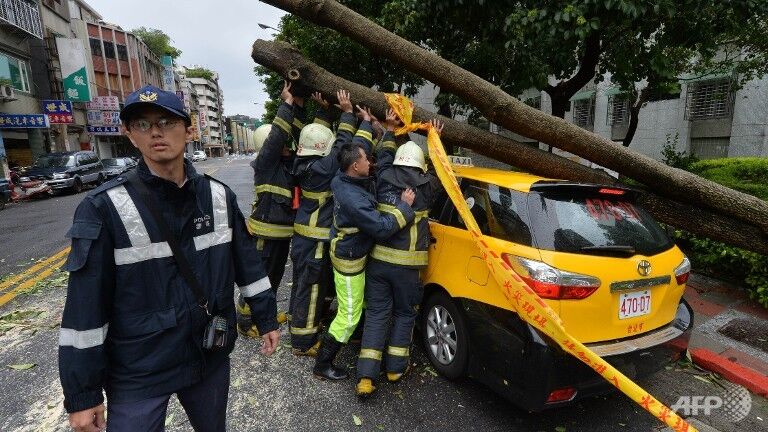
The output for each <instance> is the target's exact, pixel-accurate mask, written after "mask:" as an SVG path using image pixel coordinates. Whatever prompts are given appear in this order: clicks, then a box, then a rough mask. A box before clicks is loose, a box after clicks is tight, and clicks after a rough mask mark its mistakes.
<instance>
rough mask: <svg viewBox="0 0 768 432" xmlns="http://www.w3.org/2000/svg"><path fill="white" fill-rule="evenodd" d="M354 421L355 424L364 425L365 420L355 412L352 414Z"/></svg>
mask: <svg viewBox="0 0 768 432" xmlns="http://www.w3.org/2000/svg"><path fill="white" fill-rule="evenodd" d="M352 421H353V422H354V423H355V426H362V425H363V420H362V419H361V418H360V417H358V416H356V415H354V414H353V415H352Z"/></svg>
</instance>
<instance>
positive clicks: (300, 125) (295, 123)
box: [291, 118, 304, 129]
mask: <svg viewBox="0 0 768 432" xmlns="http://www.w3.org/2000/svg"><path fill="white" fill-rule="evenodd" d="M291 124H293V125H294V126H296V127H297V128H299V129H301V128H303V127H304V123H302V122H301V120H299V119H297V118H295V119H293V123H291Z"/></svg>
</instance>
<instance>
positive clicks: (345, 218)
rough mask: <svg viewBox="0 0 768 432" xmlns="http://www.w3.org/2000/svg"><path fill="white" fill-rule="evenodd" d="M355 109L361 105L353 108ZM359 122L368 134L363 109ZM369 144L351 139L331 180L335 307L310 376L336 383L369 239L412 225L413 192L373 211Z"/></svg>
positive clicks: (354, 318) (355, 314)
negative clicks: (387, 208)
mask: <svg viewBox="0 0 768 432" xmlns="http://www.w3.org/2000/svg"><path fill="white" fill-rule="evenodd" d="M358 109H360V107H358ZM360 110H361V111H362V114H363V121H362V122H361V124H360V128H359V130H358V134H357V135H358V136H363V135H364V134H361V133H360V131H365V132H367V133H370V131H371V124H370V120H371V116H370V112H368V111H367V110H362V109H360ZM370 148H371V147H370V142H367V141H366V140H364V139H361V140H357V139H356V140H353V141H352V143H350V144H348V145H345V146H344V147H342V149H341V151H340V153H339V164H340V171H339V174H338V175H337V176H336V177H335V178H334V179H333V182H332V183H331V188H332V190H333V196H334V207H333V228H332V229H331V235H332V236H333V240H331V261H332V262H333V275H334V281H335V285H336V299H337V301H338V303H339V307H338V310H337V311H336V318H334V320H333V322H332V323H331V325H330V327H329V329H328V332H327V333H326V335H325V337H324V338H323V342H322V344H321V346H320V350H319V352H318V354H317V359H316V362H315V367H314V369H313V372H314V374H315V375H317V376H319V377H321V378H326V379H331V380H340V379H344V378H346V377H347V372H346V371H345V370H344V369H340V368H337V367H336V366H334V365H333V360H334V358H335V357H336V354H337V353H338V352H339V350H340V349H341V347H342V345H343V344H346V343H347V342H348V341H349V338H350V336H352V332H354V330H355V328H356V327H357V323H358V320H359V319H360V314H361V312H362V309H363V291H364V288H365V263H366V259H367V255H368V252H369V251H370V250H371V248H372V247H373V244H374V241H381V240H384V239H385V238H387V237H389V236H391V235H392V234H394V233H395V232H397V231H399V230H401V229H402V228H404V227H405V226H407V225H408V224H409V223H411V222H412V221H413V218H414V212H413V210H411V207H410V206H411V204H413V200H414V192H413V191H412V190H411V189H407V190H405V191H402V192H401V193H400V194H399V195H398V197H397V198H398V199H397V201H396V202H394V203H393V205H392V208H391V209H390V211H388V212H380V211H378V210H377V209H376V206H377V203H376V196H375V190H374V183H373V180H372V178H371V177H370V162H369V161H368V152H369V151H370Z"/></svg>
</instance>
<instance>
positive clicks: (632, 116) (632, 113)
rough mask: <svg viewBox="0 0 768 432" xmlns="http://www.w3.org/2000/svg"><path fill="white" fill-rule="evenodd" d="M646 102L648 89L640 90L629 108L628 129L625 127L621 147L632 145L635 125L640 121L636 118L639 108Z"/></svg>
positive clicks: (635, 130) (635, 129)
mask: <svg viewBox="0 0 768 432" xmlns="http://www.w3.org/2000/svg"><path fill="white" fill-rule="evenodd" d="M646 100H648V87H646V88H644V89H642V90H640V94H639V95H638V96H637V99H635V101H634V103H632V105H630V106H629V127H627V135H626V136H625V137H624V139H623V140H621V145H623V146H624V147H629V145H630V144H632V139H633V138H634V137H635V132H637V124H638V123H639V121H640V119H639V118H638V115H640V108H642V107H643V104H644V103H645V101H646Z"/></svg>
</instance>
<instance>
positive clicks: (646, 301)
mask: <svg viewBox="0 0 768 432" xmlns="http://www.w3.org/2000/svg"><path fill="white" fill-rule="evenodd" d="M649 313H651V292H650V291H648V290H646V291H637V292H631V293H622V294H621V295H620V296H619V319H627V318H632V317H637V316H642V315H648V314H649Z"/></svg>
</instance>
